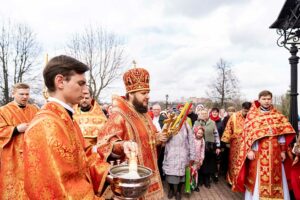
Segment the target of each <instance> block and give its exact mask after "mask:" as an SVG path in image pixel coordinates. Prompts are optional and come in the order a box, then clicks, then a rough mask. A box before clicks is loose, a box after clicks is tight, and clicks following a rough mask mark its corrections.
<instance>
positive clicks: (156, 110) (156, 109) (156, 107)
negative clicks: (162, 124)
mask: <svg viewBox="0 0 300 200" xmlns="http://www.w3.org/2000/svg"><path fill="white" fill-rule="evenodd" d="M152 111H153V115H154V117H158V116H159V115H160V111H161V108H160V106H159V105H154V106H153V107H152Z"/></svg>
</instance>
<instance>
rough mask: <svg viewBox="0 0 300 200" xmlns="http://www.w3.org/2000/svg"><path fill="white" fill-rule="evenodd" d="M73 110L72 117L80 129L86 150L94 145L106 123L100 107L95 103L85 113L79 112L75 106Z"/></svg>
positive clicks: (78, 108)
mask: <svg viewBox="0 0 300 200" xmlns="http://www.w3.org/2000/svg"><path fill="white" fill-rule="evenodd" d="M74 110H75V113H74V116H73V117H74V119H75V120H76V122H77V123H78V125H79V127H80V129H81V132H82V135H83V137H84V140H85V145H86V148H88V147H91V146H92V145H95V144H96V143H97V137H98V135H99V131H100V130H101V128H102V127H103V125H104V124H105V122H106V121H107V118H106V116H105V114H104V113H103V111H102V109H101V107H100V105H99V104H98V103H97V102H96V101H93V102H92V108H91V109H90V110H89V111H87V112H83V111H81V109H80V107H79V106H76V107H75V109H74Z"/></svg>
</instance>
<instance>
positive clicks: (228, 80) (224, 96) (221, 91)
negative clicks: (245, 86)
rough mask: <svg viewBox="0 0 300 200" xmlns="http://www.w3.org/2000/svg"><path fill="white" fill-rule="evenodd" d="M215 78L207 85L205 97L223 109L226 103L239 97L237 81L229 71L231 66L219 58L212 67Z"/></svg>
mask: <svg viewBox="0 0 300 200" xmlns="http://www.w3.org/2000/svg"><path fill="white" fill-rule="evenodd" d="M214 67H215V69H216V75H217V76H216V77H215V79H213V80H212V82H211V83H210V84H209V86H208V88H209V90H208V91H206V93H207V95H208V96H209V97H210V98H211V99H213V100H215V101H217V102H218V104H219V105H220V107H224V106H225V103H226V102H229V101H231V100H233V99H234V98H235V99H236V97H237V96H238V95H239V87H238V83H239V81H238V79H237V77H236V76H235V74H234V72H233V71H232V69H231V65H230V64H229V63H228V62H227V61H225V60H223V59H222V58H220V60H219V61H218V62H217V63H216V65H215V66H214Z"/></svg>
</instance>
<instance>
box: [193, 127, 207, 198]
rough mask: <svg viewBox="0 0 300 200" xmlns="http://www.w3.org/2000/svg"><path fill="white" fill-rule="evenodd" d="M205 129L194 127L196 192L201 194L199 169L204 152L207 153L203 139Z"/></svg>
mask: <svg viewBox="0 0 300 200" xmlns="http://www.w3.org/2000/svg"><path fill="white" fill-rule="evenodd" d="M204 131H205V129H204V127H203V126H199V125H198V126H194V133H195V136H196V137H195V148H196V150H195V154H196V155H195V163H194V166H193V168H194V169H195V171H196V172H198V173H196V174H194V177H195V180H196V188H195V191H196V192H199V191H200V190H199V185H198V177H199V176H198V174H199V169H200V167H201V165H202V163H203V160H204V152H205V141H204V138H203V135H204Z"/></svg>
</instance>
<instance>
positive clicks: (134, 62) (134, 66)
mask: <svg viewBox="0 0 300 200" xmlns="http://www.w3.org/2000/svg"><path fill="white" fill-rule="evenodd" d="M132 64H133V68H136V61H135V60H133V61H132Z"/></svg>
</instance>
